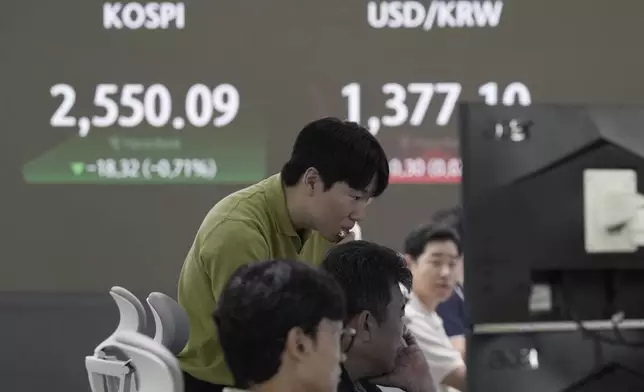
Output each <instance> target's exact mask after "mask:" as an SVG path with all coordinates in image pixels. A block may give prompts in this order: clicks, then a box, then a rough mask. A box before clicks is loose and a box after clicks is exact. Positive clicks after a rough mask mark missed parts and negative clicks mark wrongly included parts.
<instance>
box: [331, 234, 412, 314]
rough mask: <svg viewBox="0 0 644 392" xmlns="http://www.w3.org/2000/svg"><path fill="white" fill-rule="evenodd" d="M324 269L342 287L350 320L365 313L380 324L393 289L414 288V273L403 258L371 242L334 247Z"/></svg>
mask: <svg viewBox="0 0 644 392" xmlns="http://www.w3.org/2000/svg"><path fill="white" fill-rule="evenodd" d="M321 267H322V269H323V270H325V271H326V272H328V273H329V274H330V275H331V276H333V277H334V278H335V279H336V280H337V281H338V282H339V283H340V286H341V287H342V289H343V291H344V296H345V298H346V301H347V318H346V321H349V320H351V318H353V317H355V316H356V315H358V314H360V312H362V311H364V310H368V311H370V312H371V313H372V314H373V315H374V317H375V318H376V320H377V321H378V322H383V321H385V320H386V317H387V306H388V305H389V303H390V302H391V286H392V285H396V286H398V285H399V284H402V285H403V286H405V287H406V288H407V289H408V290H409V289H410V288H411V282H412V276H411V272H410V271H409V269H408V268H407V265H406V264H405V260H404V259H403V258H402V257H401V255H400V254H399V253H398V252H396V251H394V250H392V249H390V248H387V247H385V246H382V245H378V244H374V243H372V242H369V241H351V242H348V243H345V244H341V245H337V246H334V247H333V248H331V249H330V250H329V252H327V254H326V256H325V258H324V260H323V261H322V266H321Z"/></svg>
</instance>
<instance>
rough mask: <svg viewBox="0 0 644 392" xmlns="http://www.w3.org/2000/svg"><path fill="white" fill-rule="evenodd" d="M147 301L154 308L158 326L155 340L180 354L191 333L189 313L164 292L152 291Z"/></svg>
mask: <svg viewBox="0 0 644 392" xmlns="http://www.w3.org/2000/svg"><path fill="white" fill-rule="evenodd" d="M147 303H148V305H150V309H151V310H152V316H154V323H155V326H156V331H155V334H154V340H155V341H156V342H158V343H161V344H162V345H163V346H164V347H166V348H167V349H168V350H170V352H171V353H172V354H174V355H175V356H176V355H179V353H180V352H181V350H183V348H184V347H185V346H186V343H188V336H189V334H190V323H189V320H188V315H187V314H186V312H185V311H184V310H183V308H182V307H181V306H180V305H179V304H178V303H177V301H175V300H174V299H172V298H171V297H169V296H167V295H165V294H163V293H158V292H154V293H150V295H149V296H148V298H147Z"/></svg>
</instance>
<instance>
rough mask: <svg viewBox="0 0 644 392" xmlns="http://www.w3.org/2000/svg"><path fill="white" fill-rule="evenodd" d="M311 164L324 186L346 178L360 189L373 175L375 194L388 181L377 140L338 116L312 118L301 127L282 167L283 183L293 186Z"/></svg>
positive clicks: (382, 188)
mask: <svg viewBox="0 0 644 392" xmlns="http://www.w3.org/2000/svg"><path fill="white" fill-rule="evenodd" d="M310 167H313V168H315V169H317V171H318V172H319V173H320V177H321V178H322V181H323V182H324V185H325V187H326V188H327V189H329V188H331V187H332V186H333V184H335V183H336V182H346V183H347V184H348V185H349V186H350V187H351V188H353V189H356V190H363V189H366V188H367V186H368V185H369V183H370V182H371V180H372V179H373V178H374V177H375V181H376V184H375V185H376V186H375V191H374V194H373V196H374V197H377V196H380V194H382V192H384V191H385V189H386V188H387V186H388V185H389V162H388V160H387V155H386V154H385V151H384V150H383V149H382V146H381V145H380V143H379V142H378V140H377V139H376V138H375V137H374V136H373V135H372V134H371V133H369V131H368V130H367V129H366V128H364V127H361V126H360V125H358V124H356V123H354V122H349V121H341V120H339V119H337V118H332V117H327V118H322V119H320V120H316V121H313V122H311V123H309V124H308V125H306V126H305V127H304V128H303V129H302V130H301V131H300V133H299V135H298V136H297V138H296V139H295V144H294V145H293V150H292V152H291V158H290V159H289V161H288V162H286V164H285V165H284V167H283V168H282V172H281V174H282V180H283V181H284V184H285V185H286V186H294V185H295V184H297V182H298V181H299V180H300V178H301V177H302V175H303V174H304V172H306V170H307V169H308V168H310Z"/></svg>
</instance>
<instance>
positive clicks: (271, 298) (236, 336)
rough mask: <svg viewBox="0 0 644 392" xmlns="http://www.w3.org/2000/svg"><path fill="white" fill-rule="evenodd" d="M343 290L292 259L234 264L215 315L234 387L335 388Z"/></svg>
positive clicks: (324, 391) (320, 391)
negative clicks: (231, 274) (236, 268)
mask: <svg viewBox="0 0 644 392" xmlns="http://www.w3.org/2000/svg"><path fill="white" fill-rule="evenodd" d="M344 317H345V302H344V295H343V293H342V290H341V288H340V287H339V286H338V284H337V282H336V281H335V280H334V279H333V278H332V277H330V276H328V275H327V274H325V273H323V272H322V271H319V270H317V269H314V268H312V267H310V266H307V265H306V264H304V263H301V262H296V261H275V260H271V261H262V262H258V263H253V264H249V265H245V266H242V267H240V268H239V269H238V270H236V271H235V273H234V274H233V276H232V277H231V278H230V280H229V281H228V283H227V284H226V286H225V288H224V290H223V292H222V294H221V297H220V298H219V301H218V304H217V310H216V311H215V314H214V319H215V323H216V325H217V329H218V333H219V340H220V342H221V346H222V348H223V352H224V357H225V359H226V362H227V364H228V367H229V368H230V370H231V373H232V374H233V377H234V378H235V381H236V383H237V387H240V388H247V389H254V390H263V391H272V390H279V391H280V392H283V391H284V392H288V391H308V392H335V390H336V387H337V384H338V381H339V376H340V363H341V361H342V357H343V354H342V351H341V344H340V341H341V340H342V334H343V323H342V321H343V319H344Z"/></svg>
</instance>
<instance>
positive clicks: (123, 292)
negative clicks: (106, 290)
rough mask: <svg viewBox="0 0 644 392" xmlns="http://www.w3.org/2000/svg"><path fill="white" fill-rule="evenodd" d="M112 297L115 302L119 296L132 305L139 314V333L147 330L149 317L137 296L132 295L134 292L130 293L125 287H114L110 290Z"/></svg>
mask: <svg viewBox="0 0 644 392" xmlns="http://www.w3.org/2000/svg"><path fill="white" fill-rule="evenodd" d="M110 295H111V296H112V298H114V299H115V300H116V298H115V295H117V296H119V297H121V298H123V299H125V300H126V301H128V302H129V303H131V304H132V306H134V308H135V309H136V312H137V314H138V319H139V328H138V330H137V332H143V331H144V330H145V327H146V325H147V316H146V314H145V308H144V307H143V304H142V303H141V301H140V300H139V299H138V298H137V297H136V295H134V294H132V292H130V291H129V290H127V289H125V288H123V287H120V286H113V287H112V288H111V289H110Z"/></svg>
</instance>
